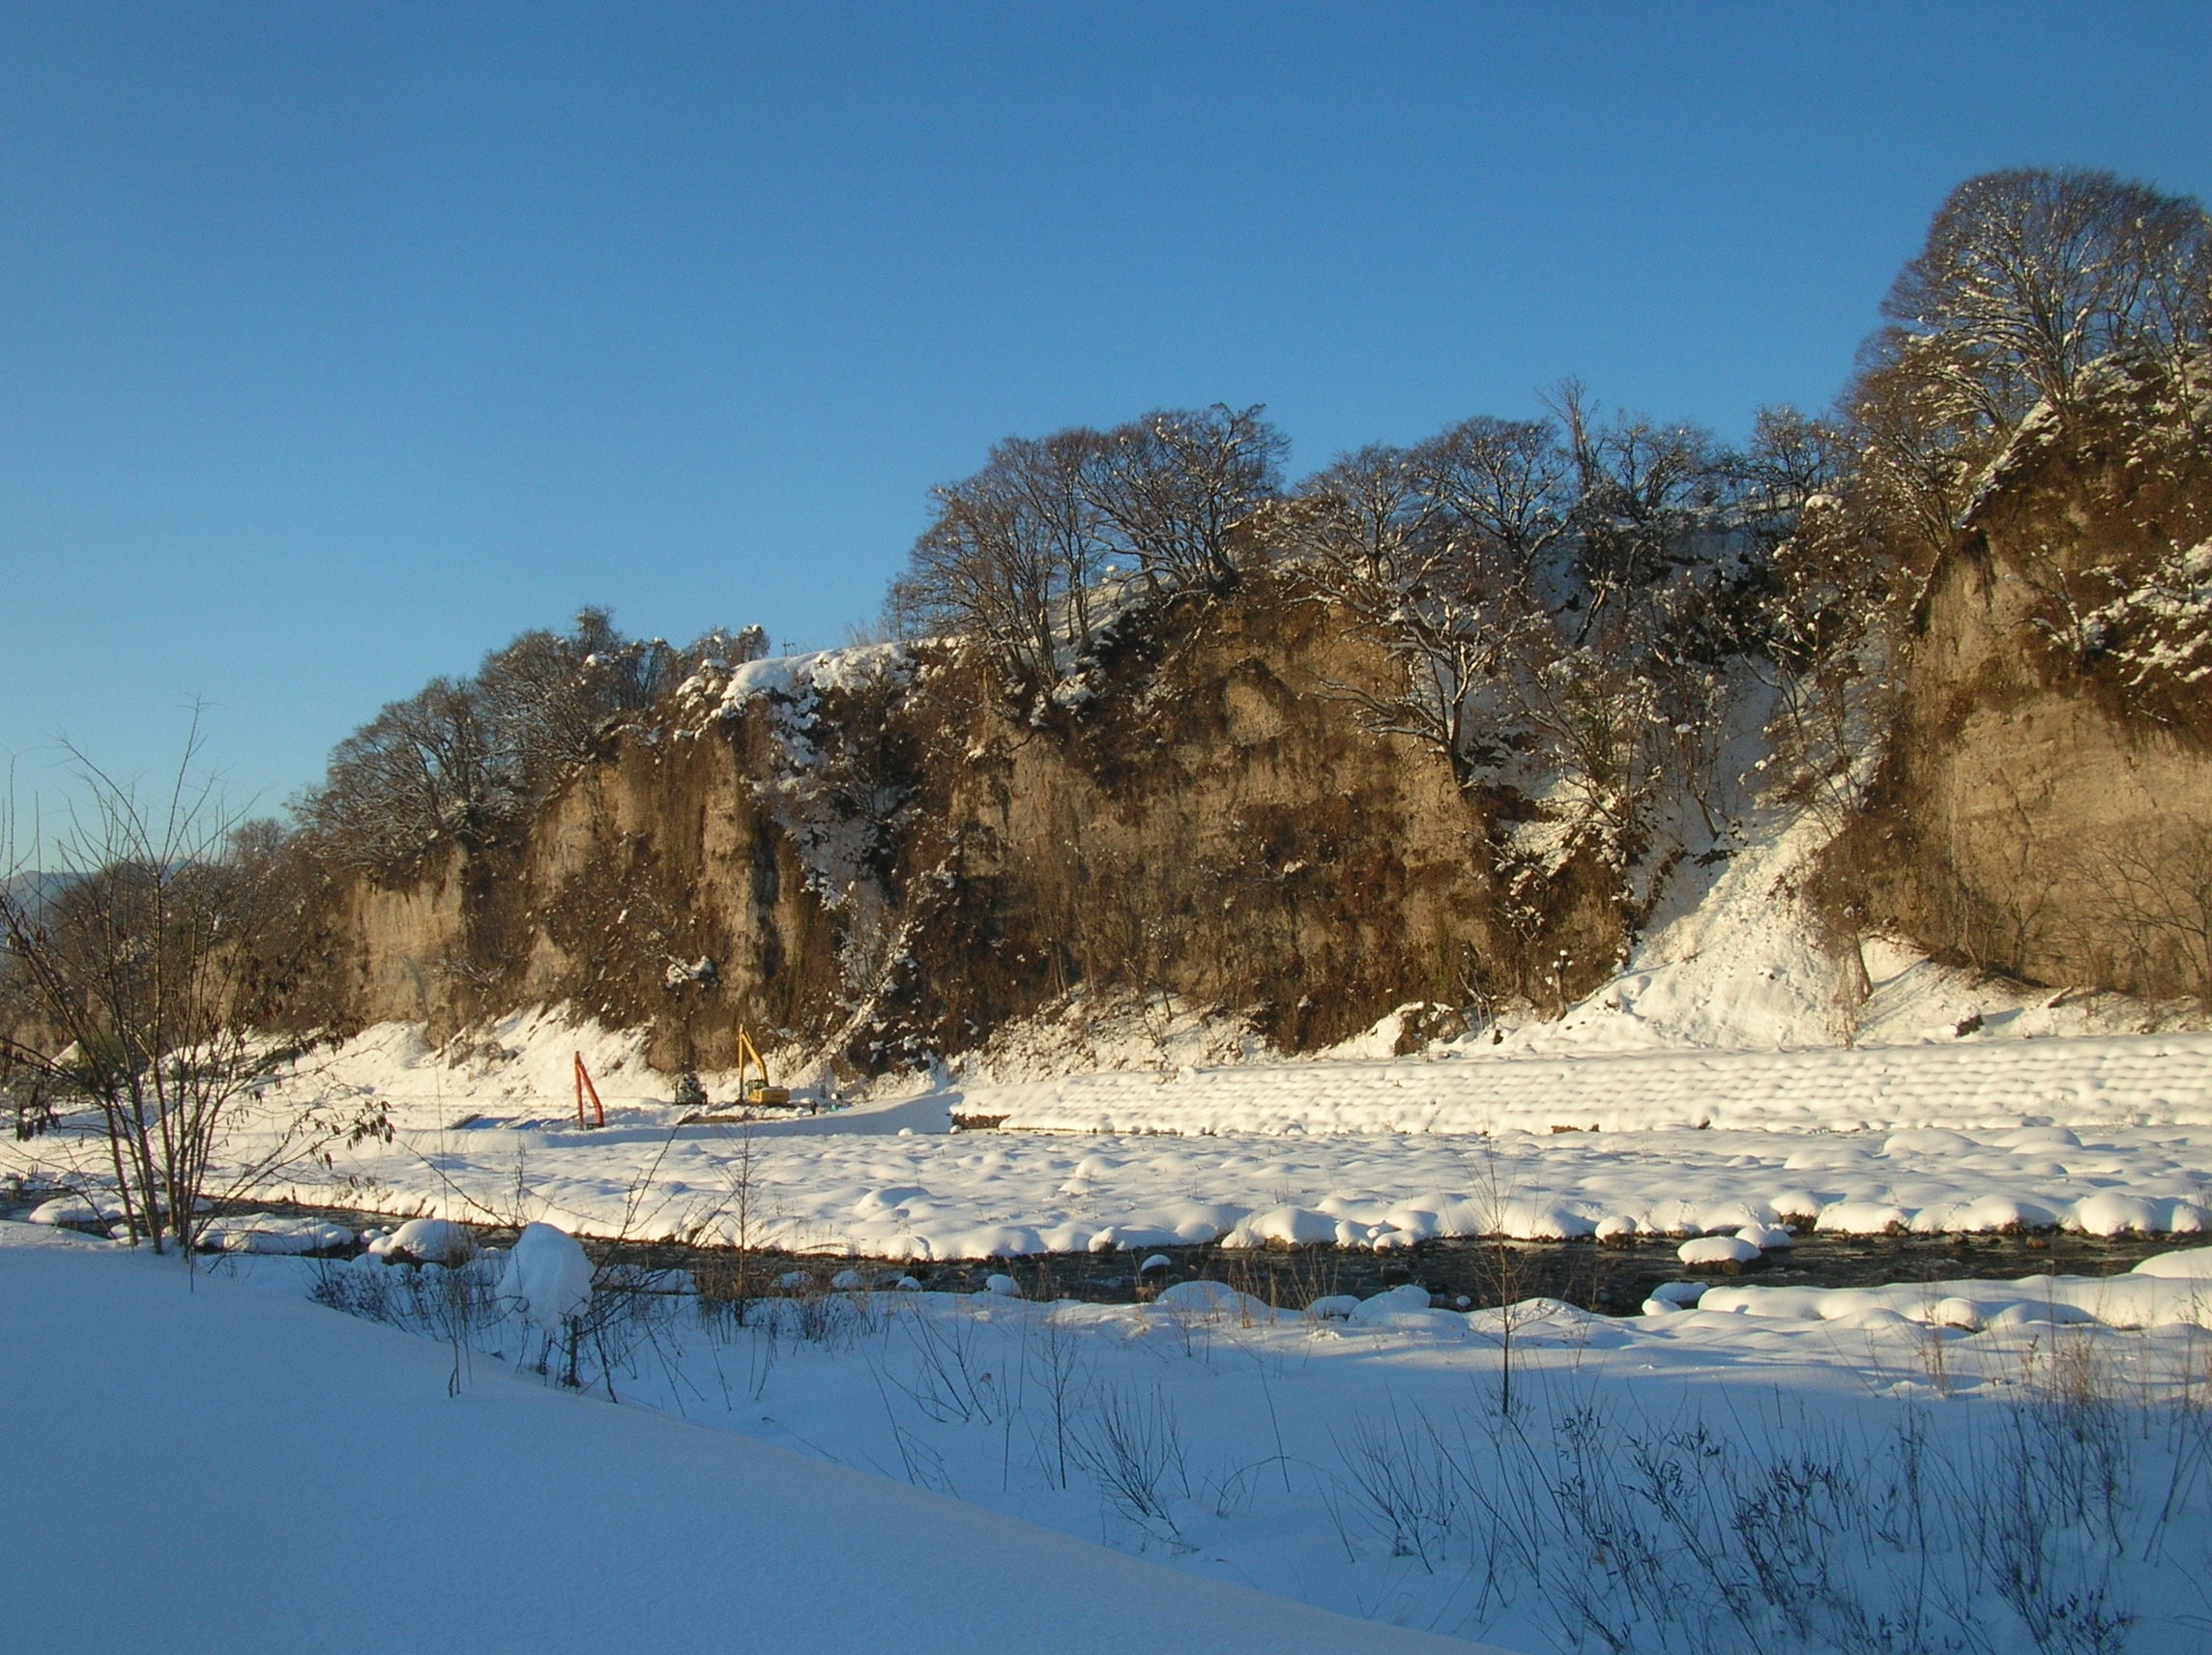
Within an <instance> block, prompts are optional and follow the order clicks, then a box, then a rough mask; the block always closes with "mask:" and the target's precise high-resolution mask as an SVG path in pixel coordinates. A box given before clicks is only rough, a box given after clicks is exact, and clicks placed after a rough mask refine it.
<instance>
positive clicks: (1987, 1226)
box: [0, 1026, 2212, 1260]
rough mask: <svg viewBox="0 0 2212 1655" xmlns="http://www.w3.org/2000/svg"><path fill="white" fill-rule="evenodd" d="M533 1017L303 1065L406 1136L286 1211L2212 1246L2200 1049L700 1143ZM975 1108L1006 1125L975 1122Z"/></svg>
mask: <svg viewBox="0 0 2212 1655" xmlns="http://www.w3.org/2000/svg"><path fill="white" fill-rule="evenodd" d="M508 1032H509V1037H510V1038H513V1039H515V1040H516V1041H517V1044H516V1045H515V1046H513V1047H511V1048H509V1049H506V1050H505V1054H504V1055H503V1056H500V1057H497V1058H495V1059H493V1060H490V1061H488V1062H483V1061H478V1062H474V1063H471V1064H468V1065H464V1066H462V1067H453V1066H451V1065H450V1064H449V1062H448V1061H447V1060H445V1058H444V1057H443V1056H441V1055H438V1054H434V1053H432V1052H431V1051H430V1050H429V1049H428V1048H426V1047H425V1046H424V1045H423V1044H422V1040H421V1038H420V1035H419V1034H418V1033H416V1032H415V1031H411V1030H406V1029H400V1028H393V1027H388V1028H384V1029H380V1030H372V1031H368V1032H367V1033H366V1034H364V1035H363V1036H362V1037H360V1038H359V1039H357V1040H356V1041H354V1042H351V1043H350V1044H349V1045H348V1046H347V1047H345V1048H344V1049H342V1050H340V1051H339V1052H338V1053H337V1054H335V1056H333V1057H330V1058H329V1059H328V1060H322V1061H318V1062H317V1063H316V1064H315V1066H314V1067H313V1068H312V1069H311V1070H308V1071H303V1072H302V1073H301V1074H299V1075H298V1076H296V1077H295V1078H294V1079H293V1080H292V1081H290V1082H289V1083H288V1085H287V1087H286V1088H284V1089H280V1090H279V1091H278V1092H277V1094H276V1095H275V1096H273V1097H272V1099H271V1100H270V1105H269V1107H270V1108H271V1109H272V1110H273V1111H275V1110H282V1109H286V1108H289V1107H291V1106H292V1105H294V1104H296V1103H298V1102H302V1101H306V1100H310V1099H313V1100H320V1101H323V1102H325V1103H329V1102H331V1101H333V1100H334V1099H335V1100H336V1101H338V1102H340V1103H343V1104H351V1105H359V1104H363V1103H375V1104H381V1105H383V1106H385V1107H387V1108H388V1109H389V1111H390V1116H391V1120H392V1123H393V1127H394V1129H395V1136H394V1138H393V1141H392V1142H391V1143H389V1144H386V1143H381V1142H378V1143H371V1144H368V1145H365V1146H364V1147H357V1148H354V1149H350V1150H349V1149H346V1148H344V1147H333V1148H332V1150H331V1159H330V1162H329V1163H328V1164H327V1165H326V1164H325V1163H323V1162H322V1161H321V1160H319V1159H317V1160H313V1161H304V1162H299V1163H297V1164H295V1165H294V1166H292V1167H291V1168H290V1170H289V1171H288V1172H286V1173H285V1174H284V1175H283V1176H282V1177H281V1178H280V1179H279V1180H278V1181H277V1183H276V1184H275V1185H274V1186H272V1187H269V1188H267V1189H265V1190H263V1191H262V1192H261V1193H263V1194H265V1195H268V1196H272V1197H277V1196H289V1197H291V1198H294V1199H297V1200H299V1201H301V1202H303V1203H306V1204H310V1205H328V1206H337V1207H354V1208H370V1209H374V1210H379V1211H387V1212H393V1213H414V1212H429V1213H434V1214H437V1215H439V1216H443V1217H448V1218H454V1219H461V1220H466V1221H474V1222H479V1223H484V1222H493V1223H507V1224H520V1223H523V1222H527V1221H529V1220H532V1219H547V1220H550V1221H552V1222H554V1223H557V1224H560V1225H562V1226H563V1227H564V1228H567V1229H569V1230H572V1231H574V1232H576V1233H578V1234H597V1235H601V1236H623V1237H627V1238H631V1239H660V1238H663V1237H683V1238H699V1239H705V1240H710V1241H713V1240H721V1241H735V1240H738V1239H740V1237H741V1234H742V1238H743V1239H745V1240H746V1241H747V1242H748V1243H749V1244H751V1245H755V1246H764V1247H779V1248H784V1249H788V1250H791V1251H799V1252H824V1253H849V1254H854V1255H860V1256H867V1257H876V1258H888V1259H912V1260H947V1259H979V1258H987V1257H992V1256H1015V1255H1028V1254H1036V1253H1051V1252H1085V1251H1092V1250H1107V1249H1114V1248H1135V1247H1153V1246H1162V1245H1168V1244H1172V1243H1178V1242H1181V1243H1199V1242H1213V1241H1219V1242H1223V1243H1225V1244H1229V1245H1236V1246H1257V1245H1265V1244H1266V1243H1269V1242H1281V1243H1316V1242H1319V1243H1335V1244H1338V1245H1344V1246H1357V1247H1380V1248H1391V1247H1403V1246H1409V1245H1412V1244H1415V1243H1418V1242H1421V1241H1425V1240H1430V1239H1435V1238H1440V1237H1450V1236H1465V1235H1475V1234H1509V1235H1513V1236H1517V1237H1521V1238H1526V1239H1564V1238H1572V1237H1577V1236H1584V1235H1591V1234H1600V1235H1615V1236H1617V1235H1625V1234H1666V1235H1694V1234H1718V1233H1734V1232H1737V1231H1739V1230H1742V1229H1744V1228H1745V1227H1746V1226H1751V1225H1761V1226H1773V1225H1777V1224H1788V1225H1793V1226H1795V1227H1797V1228H1798V1229H1800V1230H1804V1229H1816V1230H1819V1231H1824V1232H1831V1233H1837V1234H1884V1233H1888V1232H1907V1233H1918V1234H1941V1233H1965V1232H1991V1231H2007V1230H2015V1229H2025V1230H2036V1229H2046V1228H2052V1227H2062V1228H2067V1229H2072V1230H2077V1231H2081V1232H2085V1233H2087V1234H2095V1235H2116V1234H2128V1233H2143V1234H2174V1235H2192V1234H2201V1233H2205V1232H2207V1231H2212V1036H2207V1035H2179V1036H2137V1037H2105V1038H2088V1039H2037V1040H2013V1041H2005V1042H1986V1043H1985V1042H1968V1041H1962V1042H1958V1043H1955V1044H1947V1045H1921V1046H1899V1047H1888V1048H1876V1049H1866V1050H1859V1051H1842V1050H1824V1051H1802V1052H1798V1051H1790V1052H1758V1051H1739V1052H1714V1051H1703V1052H1681V1053H1662V1054H1649V1053H1646V1054H1633V1055H1616V1056H1607V1057H1598V1056H1591V1057H1581V1058H1572V1059H1537V1058H1521V1059H1484V1058H1481V1057H1450V1058H1445V1059H1442V1060H1428V1061H1424V1060H1418V1059H1411V1060H1390V1061H1315V1062H1302V1063H1281V1062H1271V1063H1253V1064H1248V1065H1243V1066H1239V1067H1233V1068H1231V1067H1225V1068H1216V1069H1186V1070H1183V1071H1181V1072H1180V1073H1170V1074H1168V1075H1167V1076H1165V1077H1163V1076H1161V1075H1160V1074H1158V1073H1155V1072H1151V1071H1138V1072H1126V1071H1124V1072H1118V1073H1108V1074H1094V1075H1083V1076H1076V1077H1072V1078H1068V1079H1062V1080H1056V1081H1048V1082H1039V1083H1034V1084H1029V1085H1018V1086H1000V1087H984V1086H973V1087H967V1088H961V1087H959V1086H958V1085H957V1084H955V1085H952V1086H948V1087H944V1088H941V1089H937V1090H934V1091H928V1092H924V1093H922V1094H920V1095H917V1096H912V1097H907V1098H903V1099H891V1100H888V1101H881V1102H875V1103H869V1104H862V1105H859V1106H858V1107H855V1108H851V1109H845V1110H839V1111H836V1112H833V1113H829V1114H824V1115H822V1116H820V1117H815V1118H803V1117H802V1118H783V1119H773V1120H767V1121H762V1122H760V1123H757V1124H753V1125H748V1126H739V1125H729V1124H720V1125H715V1124H697V1125H688V1126H686V1125H680V1124H678V1122H679V1120H680V1118H681V1113H682V1112H680V1111H679V1110H677V1109H676V1108H675V1107H674V1106H673V1105H670V1104H668V1103H667V1102H665V1101H663V1100H661V1099H658V1098H655V1096H654V1095H652V1091H649V1089H654V1090H659V1091H662V1092H663V1093H664V1091H665V1088H666V1084H667V1083H666V1080H665V1077H661V1076H657V1075H655V1074H653V1073H652V1072H651V1071H649V1070H646V1069H645V1068H644V1067H643V1065H642V1064H641V1063H639V1062H638V1061H637V1060H636V1059H635V1057H634V1053H633V1052H632V1050H631V1049H630V1048H628V1047H627V1046H626V1045H625V1044H624V1043H623V1042H622V1041H621V1040H620V1039H619V1038H618V1037H616V1036H613V1035H607V1034H603V1033H598V1032H597V1031H581V1032H579V1031H572V1030H568V1029H565V1028H562V1027H559V1026H539V1027H531V1028H520V1029H516V1030H509V1031H508ZM579 1046H581V1047H583V1048H584V1049H586V1050H587V1053H588V1057H589V1060H590V1061H591V1062H592V1063H593V1065H594V1069H595V1072H596V1073H597V1075H598V1076H599V1077H600V1079H599V1087H600V1090H601V1092H602V1093H603V1095H604V1096H605V1099H606V1102H607V1104H608V1108H609V1117H608V1124H607V1125H606V1126H605V1127H604V1128H597V1129H592V1130H583V1129H579V1128H578V1127H577V1126H576V1125H575V1122H574V1118H573V1115H572V1114H570V1113H568V1109H569V1108H570V1107H572V1106H570V1105H569V1103H568V1099H566V1098H564V1096H563V1091H564V1089H566V1085H567V1084H568V1083H569V1081H570V1072H569V1065H570V1063H571V1061H572V1057H573V1052H574V1050H575V1049H576V1048H578V1047H579ZM956 1116H957V1117H961V1118H998V1117H1004V1118H1005V1122H1006V1125H1005V1127H1004V1128H1003V1129H1000V1130H995V1131H974V1130H971V1131H965V1132H963V1131H956V1130H954V1128H953V1121H954V1118H955V1117H956ZM1016 1127H1020V1128H1025V1129H1022V1130H1016V1129H1014V1128H1016ZM259 1142H260V1141H259V1140H257V1139H256V1138H255V1137H254V1136H253V1135H252V1134H247V1136H246V1137H245V1138H244V1139H242V1141H241V1143H242V1147H243V1148H244V1149H246V1150H248V1151H251V1150H252V1149H254V1148H255V1147H256V1146H257V1144H258V1143H259ZM102 1159H103V1157H102V1155H101V1154H100V1153H99V1152H98V1147H97V1144H96V1143H95V1142H94V1141H93V1140H91V1139H90V1138H88V1137H83V1136H79V1135H76V1134H73V1133H63V1134H57V1135H49V1136H47V1137H44V1138H40V1139H34V1140H32V1141H30V1142H29V1143H24V1144H15V1143H10V1144H6V1145H0V1174H5V1173H7V1172H10V1171H13V1172H14V1173H15V1174H16V1175H17V1176H24V1177H27V1178H36V1179H44V1180H46V1181H48V1182H58V1183H63V1184H66V1185H69V1186H71V1187H74V1188H78V1189H80V1190H81V1189H84V1188H87V1187H89V1186H91V1185H95V1184H97V1182H98V1180H99V1176H100V1173H101V1170H102V1169H101V1162H102Z"/></svg>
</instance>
